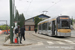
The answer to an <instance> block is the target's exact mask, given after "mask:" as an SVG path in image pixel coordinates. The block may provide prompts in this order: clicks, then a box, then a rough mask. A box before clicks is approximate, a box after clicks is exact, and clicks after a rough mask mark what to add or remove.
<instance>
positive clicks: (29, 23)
mask: <svg viewBox="0 0 75 50" xmlns="http://www.w3.org/2000/svg"><path fill="white" fill-rule="evenodd" d="M25 25H35V23H34V22H25Z"/></svg>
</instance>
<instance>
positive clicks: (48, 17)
mask: <svg viewBox="0 0 75 50" xmlns="http://www.w3.org/2000/svg"><path fill="white" fill-rule="evenodd" d="M41 15H44V16H46V17H48V18H50V16H48V15H45V14H40V15H37V16H41ZM34 17H36V16H34ZM34 17H32V18H34ZM32 18H29V19H32ZM29 19H27V20H29ZM27 20H25V21H27Z"/></svg>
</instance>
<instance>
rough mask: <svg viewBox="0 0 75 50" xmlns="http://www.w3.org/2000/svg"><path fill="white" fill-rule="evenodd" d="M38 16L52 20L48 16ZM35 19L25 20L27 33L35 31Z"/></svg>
mask: <svg viewBox="0 0 75 50" xmlns="http://www.w3.org/2000/svg"><path fill="white" fill-rule="evenodd" d="M37 16H38V17H39V18H42V19H43V20H44V19H48V18H50V16H47V15H44V14H41V15H37ZM35 17H36V16H35ZM35 17H32V18H29V19H27V20H25V30H26V31H34V29H35V21H34V18H35Z"/></svg>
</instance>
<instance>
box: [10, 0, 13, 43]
mask: <svg viewBox="0 0 75 50" xmlns="http://www.w3.org/2000/svg"><path fill="white" fill-rule="evenodd" d="M12 17H13V16H12V0H10V42H11V43H13V24H12V23H13V21H12V20H13V19H12Z"/></svg>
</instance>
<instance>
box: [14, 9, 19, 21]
mask: <svg viewBox="0 0 75 50" xmlns="http://www.w3.org/2000/svg"><path fill="white" fill-rule="evenodd" d="M18 17H19V12H18V10H17V12H16V15H15V19H14V20H15V21H18Z"/></svg>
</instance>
